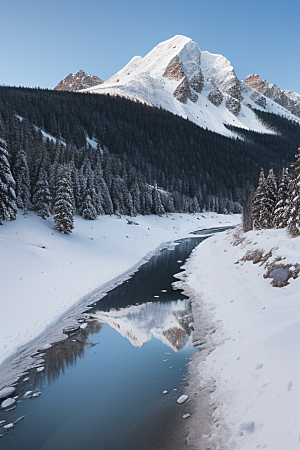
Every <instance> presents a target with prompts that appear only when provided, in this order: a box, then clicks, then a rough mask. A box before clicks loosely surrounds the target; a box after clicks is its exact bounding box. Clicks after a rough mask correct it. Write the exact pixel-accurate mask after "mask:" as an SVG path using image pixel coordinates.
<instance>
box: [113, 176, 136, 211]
mask: <svg viewBox="0 0 300 450" xmlns="http://www.w3.org/2000/svg"><path fill="white" fill-rule="evenodd" d="M111 199H112V202H113V205H114V212H115V213H116V214H117V215H122V214H128V215H132V209H133V206H132V198H131V195H130V193H129V191H128V189H127V186H126V185H125V183H124V180H123V178H121V177H120V176H119V175H117V176H116V177H115V178H113V180H112V185H111Z"/></svg>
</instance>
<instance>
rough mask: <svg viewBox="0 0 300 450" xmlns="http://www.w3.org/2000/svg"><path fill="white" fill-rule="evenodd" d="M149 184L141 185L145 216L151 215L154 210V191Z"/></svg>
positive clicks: (142, 208) (142, 205)
mask: <svg viewBox="0 0 300 450" xmlns="http://www.w3.org/2000/svg"><path fill="white" fill-rule="evenodd" d="M151 189H152V188H151V187H150V186H149V184H147V183H141V184H140V192H141V213H142V214H144V215H148V214H151V209H152V191H151Z"/></svg>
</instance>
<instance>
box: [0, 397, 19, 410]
mask: <svg viewBox="0 0 300 450" xmlns="http://www.w3.org/2000/svg"><path fill="white" fill-rule="evenodd" d="M15 401H16V400H15V399H14V398H8V399H6V400H4V402H2V403H1V408H8V407H9V406H11V405H13V404H14V403H15Z"/></svg>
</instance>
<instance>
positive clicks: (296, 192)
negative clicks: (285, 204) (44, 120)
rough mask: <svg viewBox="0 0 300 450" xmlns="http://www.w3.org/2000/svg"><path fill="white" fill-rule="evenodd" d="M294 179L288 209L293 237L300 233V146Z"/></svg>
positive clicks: (289, 227) (289, 224)
mask: <svg viewBox="0 0 300 450" xmlns="http://www.w3.org/2000/svg"><path fill="white" fill-rule="evenodd" d="M295 158H296V162H295V163H294V165H293V167H294V179H293V181H292V182H291V186H290V205H289V211H288V216H289V218H288V232H289V234H290V235H291V236H292V237H296V236H299V235H300V148H298V150H297V154H296V155H295Z"/></svg>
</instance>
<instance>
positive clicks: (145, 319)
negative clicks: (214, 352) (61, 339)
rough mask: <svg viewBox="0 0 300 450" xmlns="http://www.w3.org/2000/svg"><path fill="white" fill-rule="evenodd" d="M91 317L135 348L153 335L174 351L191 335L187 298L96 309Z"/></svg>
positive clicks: (190, 315)
mask: <svg viewBox="0 0 300 450" xmlns="http://www.w3.org/2000/svg"><path fill="white" fill-rule="evenodd" d="M93 317H95V318H96V319H97V321H99V322H100V323H107V324H108V325H109V326H110V327H111V328H114V329H115V330H116V331H118V333H120V334H121V335H122V336H123V337H125V338H126V339H128V340H129V341H130V342H131V344H132V345H134V346H135V347H142V346H143V345H144V343H145V342H147V341H149V340H150V339H151V338H152V337H155V338H157V339H159V340H160V341H162V342H163V343H164V344H166V345H168V346H169V347H170V348H171V349H172V350H174V351H178V350H179V349H181V348H183V347H184V346H185V345H186V343H187V342H188V337H189V335H190V334H191V328H190V326H189V325H190V324H191V322H192V312H191V308H190V302H189V300H177V301H173V302H165V303H163V302H154V303H150V302H149V303H146V304H143V305H135V306H129V307H127V308H123V309H120V310H116V309H111V310H110V311H109V312H103V311H97V312H95V314H94V315H93Z"/></svg>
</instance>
